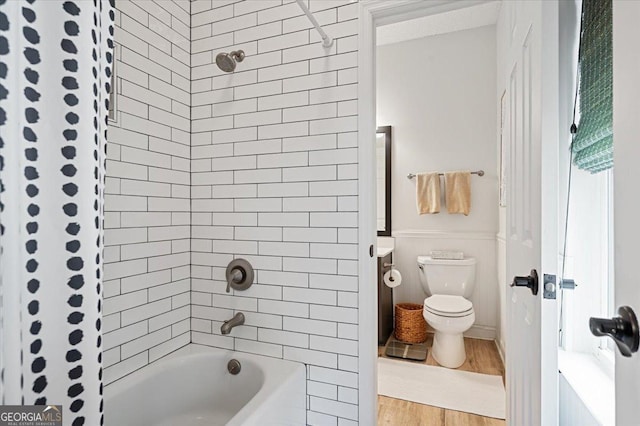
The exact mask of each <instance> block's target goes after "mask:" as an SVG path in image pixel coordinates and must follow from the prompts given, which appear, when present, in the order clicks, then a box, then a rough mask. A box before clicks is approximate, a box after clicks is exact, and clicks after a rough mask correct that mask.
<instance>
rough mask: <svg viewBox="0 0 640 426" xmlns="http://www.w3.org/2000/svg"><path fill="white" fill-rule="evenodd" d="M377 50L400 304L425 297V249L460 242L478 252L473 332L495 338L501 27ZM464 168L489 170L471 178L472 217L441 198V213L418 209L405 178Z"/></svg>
mask: <svg viewBox="0 0 640 426" xmlns="http://www.w3.org/2000/svg"><path fill="white" fill-rule="evenodd" d="M377 55H378V56H377V79H378V80H377V85H378V86H377V103H378V106H377V112H378V117H377V120H378V123H377V124H378V125H379V126H386V125H390V126H392V127H393V142H392V172H391V173H392V209H393V215H392V220H393V223H392V228H393V236H394V237H395V238H396V240H395V241H396V249H395V252H394V261H395V263H396V265H397V267H398V269H399V270H400V272H401V273H402V275H403V284H402V285H401V286H400V287H397V288H396V289H394V298H395V302H413V303H422V302H423V300H424V298H425V297H426V295H425V293H424V291H423V290H422V287H421V285H420V281H419V275H418V268H417V263H416V258H417V256H418V255H424V254H428V253H429V252H430V251H431V250H442V249H451V250H462V251H464V252H465V255H467V256H473V257H476V258H477V260H478V263H477V271H476V273H477V276H476V288H475V292H474V294H473V296H472V298H471V300H472V301H473V305H474V309H475V312H476V323H475V326H474V327H473V328H472V329H471V330H470V331H469V333H468V335H470V336H475V337H483V338H490V339H493V338H496V337H497V332H496V330H497V327H498V323H499V320H498V315H499V305H498V300H499V297H498V295H499V287H498V271H497V257H496V256H497V253H496V250H497V244H496V234H497V231H498V178H497V176H498V172H497V170H498V161H497V155H496V153H497V151H498V134H497V123H498V119H497V110H498V107H497V105H496V94H495V93H496V36H495V26H493V25H491V26H484V27H479V28H473V29H468V30H463V31H455V32H451V33H446V34H440V35H435V36H430V37H423V38H419V39H414V40H407V41H403V42H400V43H394V44H388V45H384V46H378V48H377ZM408 58H409V62H407V60H408ZM463 169H468V170H479V169H482V170H484V171H485V175H484V176H483V177H479V176H475V175H474V176H472V178H471V180H472V182H471V184H472V199H471V204H472V207H471V213H470V214H469V216H464V215H459V214H456V215H453V214H448V213H447V211H446V204H444V202H443V203H442V208H441V212H440V213H439V214H431V215H418V213H417V212H416V197H415V179H413V180H409V179H407V177H406V176H407V174H408V173H417V172H423V171H440V172H444V171H450V170H463ZM442 181H443V186H442V188H443V190H444V179H442ZM443 194H444V191H443Z"/></svg>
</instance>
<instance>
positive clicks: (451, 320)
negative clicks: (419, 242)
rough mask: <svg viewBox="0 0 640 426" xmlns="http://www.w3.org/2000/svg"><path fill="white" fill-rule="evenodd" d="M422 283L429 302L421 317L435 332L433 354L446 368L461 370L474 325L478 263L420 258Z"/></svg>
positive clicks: (419, 266) (470, 260) (466, 260)
mask: <svg viewBox="0 0 640 426" xmlns="http://www.w3.org/2000/svg"><path fill="white" fill-rule="evenodd" d="M418 268H419V269H420V282H421V284H422V287H423V289H424V290H425V293H426V294H427V296H428V297H427V298H426V299H425V300H424V307H423V310H422V315H423V316H424V319H425V320H426V321H427V324H429V325H430V326H431V327H432V328H433V329H434V330H435V334H434V336H433V347H432V349H431V353H432V355H433V358H434V359H435V360H436V362H437V363H438V364H440V365H442V366H443V367H448V368H457V367H460V366H461V365H462V364H463V363H464V361H465V359H466V352H465V349H464V338H463V333H464V332H465V331H467V330H468V329H469V328H471V326H472V325H473V323H474V322H475V319H476V315H475V312H474V310H473V304H472V303H471V301H470V300H469V298H470V297H471V294H472V293H473V288H474V286H475V271H476V260H475V259H474V258H471V257H469V258H464V259H460V260H451V259H433V258H431V257H430V256H418Z"/></svg>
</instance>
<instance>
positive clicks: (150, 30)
mask: <svg viewBox="0 0 640 426" xmlns="http://www.w3.org/2000/svg"><path fill="white" fill-rule="evenodd" d="M116 9H117V10H116V29H115V40H116V51H115V56H116V80H117V81H116V82H115V83H116V90H117V91H116V99H115V100H116V111H117V112H116V117H115V121H113V122H110V127H109V131H108V146H107V150H108V152H107V178H106V179H107V188H106V191H105V192H106V195H105V197H106V202H105V228H106V229H105V256H104V261H105V266H104V279H105V281H104V297H105V298H104V308H103V315H104V316H103V323H102V327H103V331H104V348H105V351H104V357H103V363H104V367H105V371H104V380H105V382H106V383H110V382H112V381H114V380H117V379H119V378H120V377H122V376H124V375H126V374H129V373H131V372H133V371H135V370H137V369H139V368H141V367H144V366H145V365H146V364H148V363H149V362H151V361H154V360H156V359H158V358H159V357H161V356H163V355H165V354H167V353H169V352H172V351H174V350H176V349H177V348H179V347H180V346H183V345H185V344H187V343H189V342H190V340H191V334H190V331H191V323H190V316H191V306H190V305H191V282H190V279H191V270H190V264H191V244H190V239H191V231H190V225H191V218H190V210H191V209H190V202H191V200H190V198H191V178H190V171H191V170H190V161H191V153H190V150H191V146H190V145H191V133H190V132H191V112H190V108H191V93H190V91H191V88H190V80H191V63H190V61H191V58H190V50H191V37H190V32H189V29H190V20H191V16H190V2H189V1H188V0H162V1H155V2H154V1H150V0H142V1H141V0H135V1H129V0H118V1H117V2H116Z"/></svg>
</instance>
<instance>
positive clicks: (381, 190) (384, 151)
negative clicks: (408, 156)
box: [376, 126, 391, 237]
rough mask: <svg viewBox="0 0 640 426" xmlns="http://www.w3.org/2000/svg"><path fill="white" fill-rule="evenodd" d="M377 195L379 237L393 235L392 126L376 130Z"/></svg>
mask: <svg viewBox="0 0 640 426" xmlns="http://www.w3.org/2000/svg"><path fill="white" fill-rule="evenodd" d="M376 176H377V178H376V179H377V182H376V196H377V211H378V214H377V218H378V221H377V227H378V236H379V237H390V236H391V126H382V127H378V130H377V131H376Z"/></svg>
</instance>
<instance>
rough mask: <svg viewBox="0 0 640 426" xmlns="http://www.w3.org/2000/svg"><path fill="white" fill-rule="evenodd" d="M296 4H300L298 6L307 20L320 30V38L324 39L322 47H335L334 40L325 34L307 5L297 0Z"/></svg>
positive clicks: (302, 0) (301, 0)
mask: <svg viewBox="0 0 640 426" xmlns="http://www.w3.org/2000/svg"><path fill="white" fill-rule="evenodd" d="M296 2H298V6H300V9H302V11H303V12H304V14H305V15H307V18H309V20H310V21H311V23H312V24H313V26H314V27H316V30H318V33H319V34H320V37H322V46H324V47H331V46H332V45H333V39H332V38H331V37H329V36H328V35H327V33H325V32H324V30H323V29H322V27H321V26H320V24H318V21H317V20H316V17H315V16H313V13H311V11H310V10H309V8H308V7H307V5H306V4H304V0H296Z"/></svg>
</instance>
